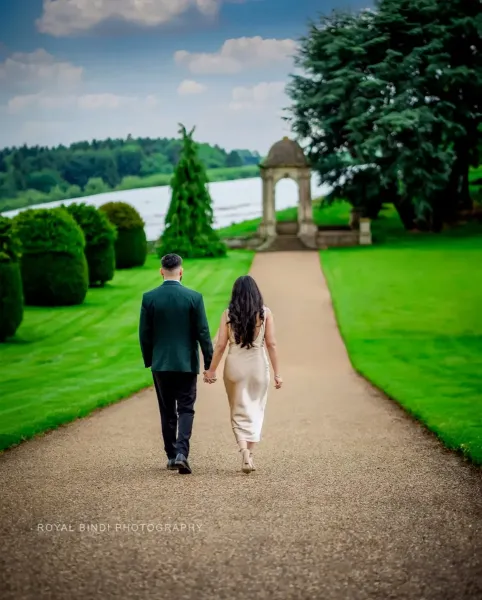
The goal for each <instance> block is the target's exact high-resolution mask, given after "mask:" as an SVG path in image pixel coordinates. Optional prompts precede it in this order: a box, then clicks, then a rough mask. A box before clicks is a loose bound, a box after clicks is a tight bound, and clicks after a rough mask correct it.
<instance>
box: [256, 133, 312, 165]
mask: <svg viewBox="0 0 482 600" xmlns="http://www.w3.org/2000/svg"><path fill="white" fill-rule="evenodd" d="M308 166H309V165H308V161H307V160H306V156H305V153H304V152H303V149H302V148H301V146H300V145H299V144H298V142H295V141H294V140H290V139H289V138H287V137H285V138H283V139H282V140H280V141H279V142H276V144H274V145H273V146H272V147H271V150H270V151H269V152H268V156H267V158H266V160H265V161H264V162H263V164H262V167H263V168H270V167H271V168H276V167H308Z"/></svg>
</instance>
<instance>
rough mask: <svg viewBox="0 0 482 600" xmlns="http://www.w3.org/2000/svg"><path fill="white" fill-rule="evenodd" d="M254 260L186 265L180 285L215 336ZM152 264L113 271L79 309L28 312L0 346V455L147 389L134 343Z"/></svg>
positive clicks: (233, 256)
mask: <svg viewBox="0 0 482 600" xmlns="http://www.w3.org/2000/svg"><path fill="white" fill-rule="evenodd" d="M252 258H253V255H252V254H251V253H249V252H233V253H230V255H229V257H228V258H226V259H216V260H198V261H194V260H191V261H186V264H185V277H184V283H185V285H187V286H189V287H192V288H194V289H196V290H198V291H200V292H202V293H203V294H204V297H205V304H206V309H207V313H208V318H209V323H210V325H211V328H212V333H213V335H214V333H215V331H216V327H217V324H218V319H219V318H220V315H221V313H222V311H223V310H224V308H225V307H226V304H227V302H228V299H229V294H230V291H231V287H232V284H233V282H234V280H235V279H236V277H238V276H239V275H243V274H245V273H247V272H248V270H249V268H250V265H251V261H252ZM158 269H159V262H158V260H157V258H156V257H155V256H149V257H148V261H147V263H146V265H145V266H144V267H142V268H138V269H130V270H126V271H117V272H116V275H115V279H114V280H113V281H112V282H111V284H109V285H107V286H106V287H105V288H103V289H92V290H90V291H89V293H88V296H87V299H86V301H85V303H84V304H83V305H82V306H76V307H69V308H55V309H53V308H27V309H26V313H25V317H24V322H23V324H22V326H21V327H20V329H19V331H18V332H17V336H16V337H15V338H14V339H13V340H12V341H11V342H10V343H8V344H1V345H0V381H1V394H0V423H1V425H0V449H4V448H7V447H9V446H11V445H13V444H16V443H18V442H20V441H21V440H22V439H26V438H29V437H32V436H33V435H35V434H37V433H40V432H43V431H46V430H48V429H51V428H54V427H56V426H58V425H60V424H62V423H67V422H69V421H72V420H73V419H75V418H77V417H81V416H84V415H87V414H88V413H89V412H91V411H92V410H94V409H96V408H98V407H101V406H104V405H107V404H110V403H112V402H115V401H117V400H119V399H121V398H125V397H127V396H129V395H130V394H132V393H134V392H136V391H138V390H140V389H142V388H144V387H146V386H149V385H150V384H151V376H150V371H149V370H146V369H144V365H143V363H142V360H141V355H140V349H139V342H138V333H137V327H138V318H139V310H140V301H141V296H142V293H143V292H145V291H147V290H149V289H152V288H154V287H156V286H157V285H158V284H159V283H160V275H159V270H158Z"/></svg>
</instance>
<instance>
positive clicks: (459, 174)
mask: <svg viewBox="0 0 482 600" xmlns="http://www.w3.org/2000/svg"><path fill="white" fill-rule="evenodd" d="M455 152H456V156H457V158H456V159H455V162H454V166H453V169H452V173H451V174H450V180H449V184H448V186H447V198H446V202H445V207H446V212H447V215H446V218H447V220H448V222H450V221H456V220H457V212H458V211H463V210H472V208H473V202H472V198H471V197H470V190H469V168H470V158H469V151H468V147H467V144H466V143H463V142H462V143H458V144H457V145H456V147H455Z"/></svg>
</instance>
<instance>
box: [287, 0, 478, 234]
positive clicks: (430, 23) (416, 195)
mask: <svg viewBox="0 0 482 600" xmlns="http://www.w3.org/2000/svg"><path fill="white" fill-rule="evenodd" d="M481 6H482V5H481V3H480V2H478V1H475V0H450V1H448V0H380V1H379V2H378V3H377V5H376V9H375V10H364V11H361V12H359V13H358V14H357V13H342V12H339V13H334V14H332V15H331V16H322V17H320V19H319V20H318V21H317V22H313V23H312V24H311V25H310V27H309V30H308V32H307V35H306V37H305V38H304V39H302V40H301V44H300V50H299V53H298V56H297V60H296V64H297V67H298V68H299V71H300V73H299V74H296V75H293V78H292V81H291V83H290V85H289V89H288V92H289V95H290V97H291V100H292V106H291V116H290V117H289V120H290V121H291V123H292V127H293V129H294V131H295V132H296V134H297V135H298V137H299V139H300V140H301V141H302V143H303V145H304V146H305V148H306V150H307V153H308V155H309V158H310V159H311V162H312V165H313V167H314V169H315V170H316V171H318V173H319V174H320V175H321V177H322V179H323V180H324V181H325V182H326V183H330V184H332V185H334V186H335V189H334V197H338V198H346V199H347V200H349V202H350V203H351V204H352V205H353V206H354V207H355V208H356V209H359V210H360V212H364V213H365V216H368V217H372V218H375V217H376V216H377V214H378V212H379V210H380V208H381V206H382V203H384V202H389V203H392V204H393V205H394V206H395V207H396V208H397V210H398V213H399V215H400V218H401V220H402V221H403V223H404V225H405V227H406V228H407V229H429V230H432V231H440V230H441V229H442V227H443V226H444V225H445V224H450V223H454V222H456V221H457V220H458V218H459V216H460V214H461V212H464V214H466V213H467V212H468V211H471V210H472V206H473V200H474V199H475V198H474V192H478V188H475V187H474V186H471V184H472V183H473V182H472V181H471V176H470V169H471V167H477V166H478V165H479V164H480V158H481V150H482V128H481V123H482V8H481Z"/></svg>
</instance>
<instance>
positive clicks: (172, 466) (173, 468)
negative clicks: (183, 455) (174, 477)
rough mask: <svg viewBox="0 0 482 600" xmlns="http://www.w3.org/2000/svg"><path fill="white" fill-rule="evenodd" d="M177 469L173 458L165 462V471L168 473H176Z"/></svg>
mask: <svg viewBox="0 0 482 600" xmlns="http://www.w3.org/2000/svg"><path fill="white" fill-rule="evenodd" d="M177 469H178V468H177V467H176V459H175V458H170V459H169V460H168V461H167V470H168V471H177Z"/></svg>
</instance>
